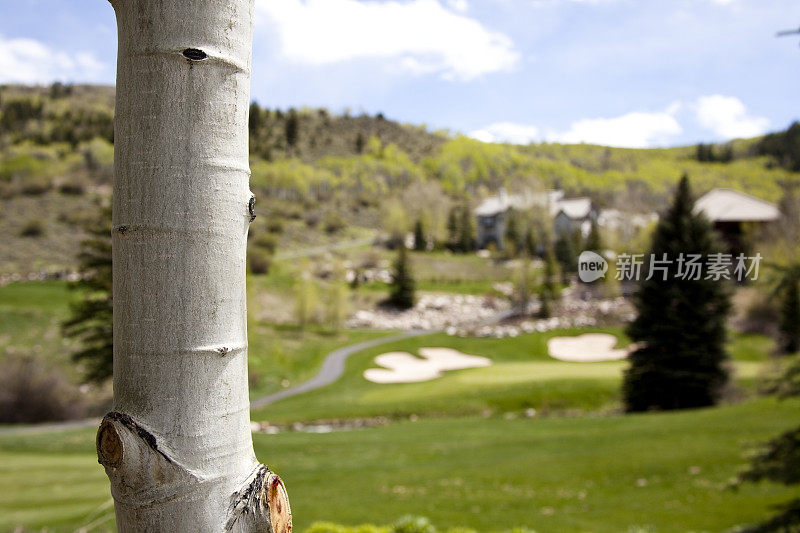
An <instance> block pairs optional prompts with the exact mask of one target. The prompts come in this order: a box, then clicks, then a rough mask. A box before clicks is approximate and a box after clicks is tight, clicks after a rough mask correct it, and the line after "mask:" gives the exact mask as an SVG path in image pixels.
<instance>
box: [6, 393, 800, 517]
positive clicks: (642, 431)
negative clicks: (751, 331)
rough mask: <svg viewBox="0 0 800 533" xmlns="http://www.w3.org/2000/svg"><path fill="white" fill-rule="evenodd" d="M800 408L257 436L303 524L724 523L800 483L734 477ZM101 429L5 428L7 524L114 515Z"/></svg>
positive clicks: (452, 421) (765, 402)
mask: <svg viewBox="0 0 800 533" xmlns="http://www.w3.org/2000/svg"><path fill="white" fill-rule="evenodd" d="M798 407H800V404H798V403H797V402H795V401H787V402H777V401H774V400H771V399H762V400H757V401H752V402H748V403H744V404H739V405H733V406H725V407H720V408H716V409H705V410H696V411H685V412H679V413H656V414H643V415H633V416H614V417H596V418H592V417H586V418H544V419H513V420H508V419H504V418H502V417H492V418H488V419H484V418H475V417H468V418H435V419H423V420H420V421H418V422H400V423H394V424H391V425H388V426H382V427H376V428H370V429H363V430H357V431H349V432H335V433H329V434H309V433H281V434H277V435H265V434H257V435H255V436H254V442H255V447H256V451H257V454H258V456H259V458H260V459H261V460H262V461H265V462H266V463H267V464H268V465H269V466H270V467H272V468H273V469H274V470H275V471H277V472H279V473H280V474H281V476H282V477H283V478H284V479H285V481H286V483H287V486H288V488H289V493H290V498H291V502H292V509H293V513H294V518H295V526H296V530H297V531H303V530H305V529H306V528H308V527H309V526H310V525H311V524H312V523H313V522H316V521H321V520H325V521H333V522H338V523H342V524H347V525H356V524H361V523H376V524H387V523H391V522H392V521H394V520H395V519H396V518H397V517H399V516H401V515H403V514H407V513H412V514H417V515H423V516H427V517H429V518H430V519H431V520H432V521H433V522H434V523H435V524H436V525H437V526H439V527H440V528H447V527H456V526H465V527H471V528H475V529H477V530H479V531H501V530H507V529H510V528H512V527H517V526H527V527H529V528H532V529H534V530H537V531H540V532H547V531H597V532H620V531H623V532H624V531H628V530H630V528H634V527H641V528H645V529H644V530H646V531H650V532H653V533H656V532H673V531H724V530H727V529H728V528H731V527H733V526H735V525H738V524H745V523H752V522H755V521H757V520H759V519H762V518H764V517H765V516H767V515H768V514H769V513H770V507H771V506H773V505H775V504H777V503H779V502H781V501H785V500H787V499H789V498H790V497H792V496H793V495H796V494H795V492H796V491H792V490H790V489H787V488H785V487H782V486H777V485H772V484H758V485H745V486H743V487H742V488H741V489H740V490H738V491H733V490H728V489H726V487H725V485H726V482H727V481H728V480H729V479H730V478H731V477H732V476H734V475H735V473H736V472H737V469H738V468H739V467H740V466H741V465H742V464H744V462H745V460H744V459H743V454H744V452H745V451H746V450H747V449H748V448H749V447H750V446H751V445H753V444H754V443H757V442H760V441H762V440H764V439H766V438H768V437H769V436H771V435H774V434H776V433H777V432H779V431H781V430H784V429H786V428H789V427H791V426H793V425H796V424H798V423H800V409H798ZM93 439H94V432H93V430H91V429H83V430H74V431H69V432H64V433H57V434H56V433H53V434H44V433H43V434H31V435H24V436H19V435H18V436H12V435H0V530H1V531H10V530H13V529H14V528H15V527H17V526H23V527H25V528H27V529H30V530H39V529H42V528H44V527H47V528H48V530H49V531H71V530H74V529H76V528H78V527H81V526H85V525H87V524H89V523H92V522H94V523H95V524H97V525H98V526H99V527H98V529H100V530H102V529H105V528H109V527H112V526H113V513H112V512H111V509H110V507H109V492H108V482H107V479H106V477H105V474H104V472H103V470H102V468H101V467H100V466H99V465H98V464H97V461H96V458H95V455H94V443H93Z"/></svg>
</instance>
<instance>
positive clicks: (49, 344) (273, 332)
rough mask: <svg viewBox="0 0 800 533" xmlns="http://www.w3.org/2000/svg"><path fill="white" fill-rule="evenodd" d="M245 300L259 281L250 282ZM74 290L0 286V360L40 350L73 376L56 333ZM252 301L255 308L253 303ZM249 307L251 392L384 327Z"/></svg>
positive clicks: (286, 381)
mask: <svg viewBox="0 0 800 533" xmlns="http://www.w3.org/2000/svg"><path fill="white" fill-rule="evenodd" d="M250 288H251V292H250V294H249V297H250V300H251V301H252V300H253V299H254V291H257V290H258V288H259V285H258V284H257V283H255V284H251V287H250ZM78 297H79V294H78V293H76V292H73V291H71V290H70V289H69V285H68V284H67V283H65V282H58V281H45V282H31V283H11V284H9V285H6V286H4V287H0V361H1V360H2V358H3V357H4V356H5V355H12V354H22V355H31V354H36V355H41V356H42V357H44V358H45V359H46V360H48V361H51V362H54V363H55V364H57V365H59V366H60V367H61V368H62V369H63V370H64V372H65V373H66V374H67V375H68V376H71V377H72V378H74V379H75V380H78V379H79V377H80V376H79V369H77V368H76V367H75V365H74V364H72V363H71V361H70V354H71V353H72V352H73V351H74V350H75V342H74V341H72V340H70V339H65V338H63V337H62V335H61V323H62V322H63V321H64V320H65V319H66V318H67V317H68V316H69V304H70V303H71V302H74V301H76V299H77V298H78ZM253 307H254V308H256V309H257V305H256V304H255V303H254V304H253ZM256 316H257V313H250V315H249V317H250V320H249V324H248V327H249V344H250V350H249V354H250V360H249V362H250V382H251V383H250V385H251V387H250V393H251V395H252V396H253V397H257V396H261V395H264V394H268V393H270V392H274V391H276V390H279V389H280V388H281V387H283V386H289V385H294V384H296V383H298V382H301V381H305V380H306V379H309V378H310V377H311V376H313V375H314V374H316V372H317V370H318V369H319V366H320V365H321V364H322V359H323V358H324V357H325V355H327V354H328V353H329V352H330V351H332V350H335V349H336V348H338V347H340V346H346V345H350V344H355V343H357V342H361V341H363V340H368V339H372V338H375V337H378V336H381V335H385V334H387V333H388V332H381V331H357V330H345V329H343V330H340V331H336V332H333V331H330V330H325V329H322V328H319V327H313V328H309V329H308V330H307V331H299V330H297V329H296V328H293V327H281V326H275V325H273V324H270V323H267V322H264V321H261V320H258V319H256V318H255V317H256Z"/></svg>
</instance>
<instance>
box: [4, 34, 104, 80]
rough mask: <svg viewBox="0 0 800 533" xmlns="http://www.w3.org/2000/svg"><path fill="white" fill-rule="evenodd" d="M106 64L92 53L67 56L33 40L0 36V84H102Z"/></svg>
mask: <svg viewBox="0 0 800 533" xmlns="http://www.w3.org/2000/svg"><path fill="white" fill-rule="evenodd" d="M104 72H105V65H104V64H103V63H101V62H99V61H98V60H97V59H96V58H95V57H94V56H93V55H92V54H90V53H87V52H79V53H77V54H69V53H67V52H63V51H59V50H55V49H53V48H51V47H50V46H48V45H46V44H44V43H42V42H40V41H36V40H34V39H4V38H3V36H2V35H0V82H3V83H50V82H52V81H55V80H62V81H87V82H91V81H101V80H102V78H103V77H102V75H103V73H104Z"/></svg>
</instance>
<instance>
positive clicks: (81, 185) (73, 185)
mask: <svg viewBox="0 0 800 533" xmlns="http://www.w3.org/2000/svg"><path fill="white" fill-rule="evenodd" d="M58 192H60V193H61V194H69V195H71V196H80V195H82V194H83V193H84V192H86V180H85V179H83V178H82V177H79V176H71V177H69V178H67V179H65V180H63V181H62V182H61V183H59V184H58Z"/></svg>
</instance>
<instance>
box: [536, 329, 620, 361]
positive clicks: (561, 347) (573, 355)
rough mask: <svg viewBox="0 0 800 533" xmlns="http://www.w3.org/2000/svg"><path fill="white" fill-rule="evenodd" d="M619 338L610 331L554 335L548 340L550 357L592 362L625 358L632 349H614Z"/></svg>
mask: <svg viewBox="0 0 800 533" xmlns="http://www.w3.org/2000/svg"><path fill="white" fill-rule="evenodd" d="M616 344H617V338H616V337H615V336H614V335H610V334H608V333H584V334H583V335H578V336H577V337H553V338H552V339H550V340H548V341H547V351H548V352H549V353H550V357H554V358H556V359H559V360H561V361H575V362H582V363H591V362H596V361H617V360H619V359H625V358H626V357H628V354H629V353H630V352H631V351H632V349H633V345H631V346H629V347H628V348H622V349H616V350H615V349H614V346H615V345H616Z"/></svg>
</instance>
